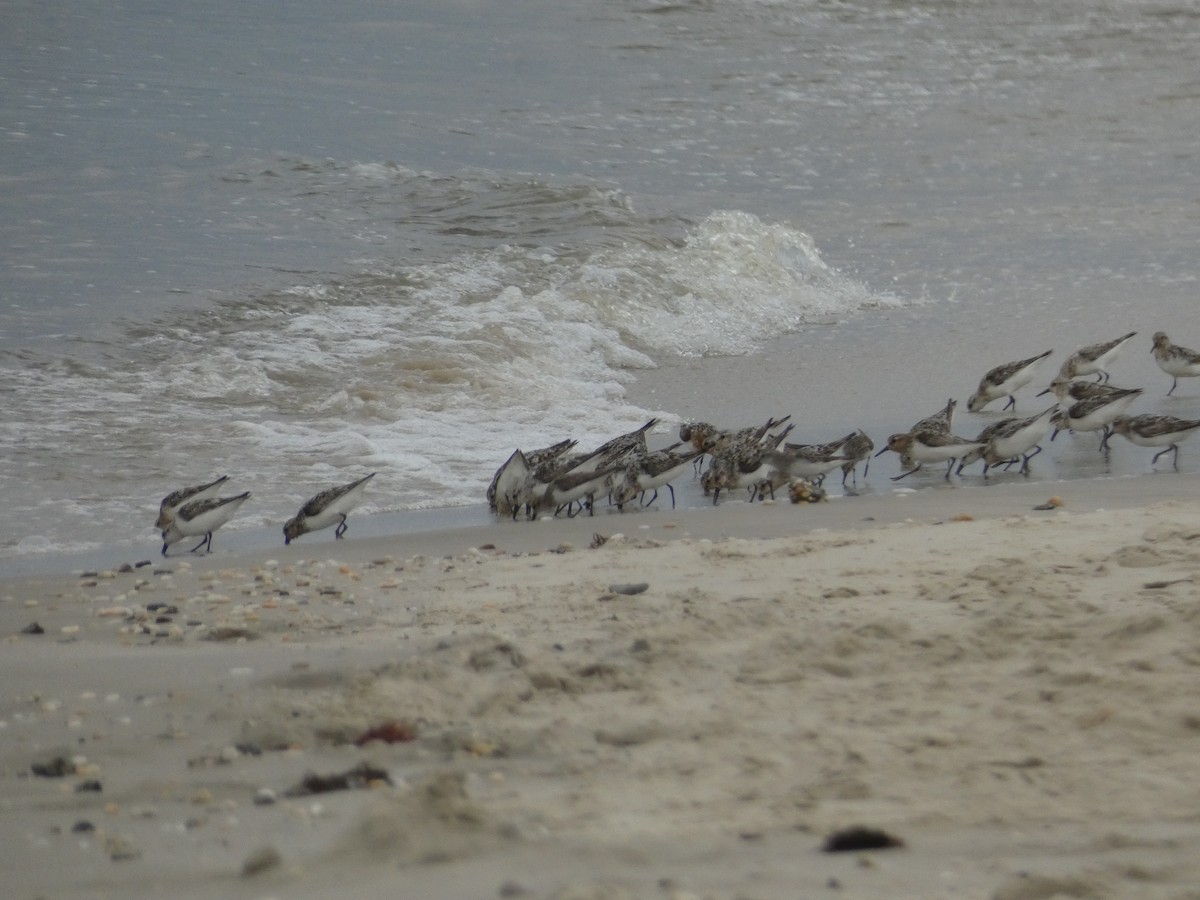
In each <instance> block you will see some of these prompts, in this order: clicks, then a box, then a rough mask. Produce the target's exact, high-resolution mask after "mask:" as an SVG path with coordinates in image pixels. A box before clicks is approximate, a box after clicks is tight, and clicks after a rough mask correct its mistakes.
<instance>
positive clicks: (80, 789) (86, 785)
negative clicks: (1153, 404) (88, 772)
mask: <svg viewBox="0 0 1200 900" xmlns="http://www.w3.org/2000/svg"><path fill="white" fill-rule="evenodd" d="M103 790H104V785H102V784H101V783H100V782H99V781H97V780H96V779H95V778H89V779H88V780H87V781H81V782H79V784H77V785H75V793H77V794H99V793H100V792H101V791H103Z"/></svg>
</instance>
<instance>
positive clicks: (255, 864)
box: [242, 845, 283, 878]
mask: <svg viewBox="0 0 1200 900" xmlns="http://www.w3.org/2000/svg"><path fill="white" fill-rule="evenodd" d="M282 864H283V857H282V856H280V855H279V851H278V850H276V849H275V848H274V847H272V846H270V845H268V846H265V847H259V848H258V849H257V850H255V851H254V852H253V853H251V854H250V855H249V856H247V857H246V859H245V861H244V862H243V863H242V877H243V878H253V877H254V876H255V875H261V874H262V873H263V872H269V871H270V870H271V869H274V868H277V867H279V866H280V865H282Z"/></svg>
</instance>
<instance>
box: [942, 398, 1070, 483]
mask: <svg viewBox="0 0 1200 900" xmlns="http://www.w3.org/2000/svg"><path fill="white" fill-rule="evenodd" d="M1057 410H1058V404H1057V403H1055V404H1054V405H1053V406H1049V407H1047V408H1046V409H1044V410H1042V411H1041V412H1040V413H1038V414H1037V415H1036V416H1029V417H1027V418H1024V419H1002V420H1000V421H999V422H995V423H993V424H991V425H989V426H988V427H987V428H985V429H983V431H981V432H979V436H978V437H976V438H975V440H977V441H982V442H983V447H982V448H980V449H979V450H971V451H969V452H968V453H967V454H966V455H964V456H963V458H962V460H961V461H960V462H959V466H958V471H959V472H961V471H962V469H963V466H969V465H970V464H971V463H973V462H975V460H977V459H982V460H983V475H984V477H985V478H986V477H987V473H988V469H990V468H992V466H998V465H1000V464H1001V463H1007V464H1010V465H1011V464H1012V463H1015V462H1016V461H1017V458H1018V457H1019V458H1020V459H1021V474H1022V475H1028V474H1029V460H1031V459H1033V458H1034V457H1035V456H1037V455H1038V454H1039V453H1041V452H1042V448H1041V445H1040V442H1041V440H1042V438H1044V437H1045V436H1046V433H1047V432H1048V431H1049V430H1050V420H1051V417H1052V416H1053V415H1054V413H1055V412H1056V411H1057ZM1029 450H1033V452H1032V453H1029V452H1027V451H1029Z"/></svg>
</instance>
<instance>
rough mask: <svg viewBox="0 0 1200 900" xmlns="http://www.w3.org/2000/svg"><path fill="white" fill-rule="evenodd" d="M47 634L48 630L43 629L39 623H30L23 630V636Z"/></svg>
mask: <svg viewBox="0 0 1200 900" xmlns="http://www.w3.org/2000/svg"><path fill="white" fill-rule="evenodd" d="M45 633H46V629H45V628H43V627H42V626H41V625H39V624H38V623H37V622H30V623H29V624H28V625H26V626H25V627H24V628H22V629H21V634H45Z"/></svg>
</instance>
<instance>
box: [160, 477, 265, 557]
mask: <svg viewBox="0 0 1200 900" xmlns="http://www.w3.org/2000/svg"><path fill="white" fill-rule="evenodd" d="M249 497H250V492H249V491H246V492H245V493H243V494H238V495H237V496H236V497H210V498H209V499H207V500H193V501H192V502H191V503H185V504H183V506H181V507H179V508H178V509H177V510H175V517H174V518H173V519H172V520H171V524H170V525H168V526H167V527H166V528H164V529H163V532H162V539H163V545H162V555H163V556H166V555H167V548H168V547H170V546H171V545H172V544H174V543H177V542H179V541H182V540H183V539H184V538H185V537H195V536H196V535H204V538H203V539H202V540H201V541H200V543H198V544H197V545H196V546H195V547H193V548H192V549H191V551H190V552H192V553H195V552H196V551H197V550H199V549H200V548H201V547H204V548H205V549H204V552H205V553H208V552H211V550H212V536H213V532H214V531H216V530H217V529H218V528H220V527H221V526H222V525H224V524H225V523H226V522H228V521H229V520H230V519H232V518H233V515H234V513H236V512H237V511H238V508H239V507H240V506H241V505H242V504H243V503H245V502H246V500H247V499H248V498H249Z"/></svg>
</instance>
